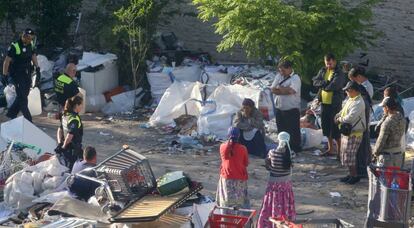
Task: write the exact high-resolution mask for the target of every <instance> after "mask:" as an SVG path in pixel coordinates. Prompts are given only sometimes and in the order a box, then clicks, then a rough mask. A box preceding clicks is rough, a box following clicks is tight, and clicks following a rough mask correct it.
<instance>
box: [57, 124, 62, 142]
mask: <svg viewBox="0 0 414 228" xmlns="http://www.w3.org/2000/svg"><path fill="white" fill-rule="evenodd" d="M56 138H57V142H58V144H61V143H63V142H62V139H63V129H62V127H59V128H58V130H57V133H56Z"/></svg>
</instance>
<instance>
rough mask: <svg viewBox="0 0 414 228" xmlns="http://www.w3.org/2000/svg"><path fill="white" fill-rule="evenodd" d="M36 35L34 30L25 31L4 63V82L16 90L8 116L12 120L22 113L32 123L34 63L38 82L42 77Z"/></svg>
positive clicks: (10, 48) (11, 47) (12, 47)
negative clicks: (35, 41) (29, 102)
mask: <svg viewBox="0 0 414 228" xmlns="http://www.w3.org/2000/svg"><path fill="white" fill-rule="evenodd" d="M34 35H35V33H34V31H33V30H32V29H26V30H24V32H23V34H22V35H21V37H20V39H19V40H18V41H16V42H13V43H11V45H10V47H9V48H8V51H7V56H6V58H5V60H4V63H3V76H4V81H6V82H7V83H12V84H14V86H15V88H16V100H15V101H14V103H13V104H12V105H11V106H10V108H9V111H8V112H7V114H6V115H7V117H9V118H11V119H14V118H16V117H17V114H18V113H19V111H20V112H22V114H23V116H24V117H25V118H26V119H27V120H29V121H32V116H31V114H30V111H29V108H28V98H27V97H28V95H29V92H30V87H31V86H32V78H31V75H32V70H33V66H32V63H33V65H34V66H35V68H36V73H37V77H36V78H37V81H38V80H39V76H40V68H39V64H38V62H37V57H36V53H35V47H34V44H33V43H32V40H33V38H34ZM35 84H37V83H35Z"/></svg>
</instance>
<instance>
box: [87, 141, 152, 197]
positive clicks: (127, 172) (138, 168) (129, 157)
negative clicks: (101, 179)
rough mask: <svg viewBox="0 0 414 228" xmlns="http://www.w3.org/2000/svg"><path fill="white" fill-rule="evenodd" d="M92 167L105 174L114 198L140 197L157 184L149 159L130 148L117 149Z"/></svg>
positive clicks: (100, 173) (99, 173)
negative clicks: (117, 150)
mask: <svg viewBox="0 0 414 228" xmlns="http://www.w3.org/2000/svg"><path fill="white" fill-rule="evenodd" d="M94 169H95V171H96V172H97V173H98V176H100V175H104V176H105V179H106V180H107V181H108V184H109V186H110V189H111V191H112V195H113V196H114V199H115V200H119V201H122V202H128V201H131V200H136V199H138V198H141V197H142V196H144V195H146V194H147V193H150V192H152V191H153V190H154V189H155V188H156V186H157V183H156V181H155V177H154V174H153V172H152V169H151V166H150V164H149V161H148V160H147V159H146V158H145V157H144V156H142V155H141V154H139V153H137V152H135V151H133V150H131V149H123V150H121V151H119V152H118V153H116V154H115V155H113V156H111V157H109V158H107V159H106V160H105V161H103V162H102V163H100V164H99V165H98V166H97V167H95V168H94Z"/></svg>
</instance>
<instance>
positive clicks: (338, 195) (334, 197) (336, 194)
mask: <svg viewBox="0 0 414 228" xmlns="http://www.w3.org/2000/svg"><path fill="white" fill-rule="evenodd" d="M329 195H330V196H331V198H332V204H333V205H339V203H340V201H341V197H342V195H341V193H339V192H330V193H329Z"/></svg>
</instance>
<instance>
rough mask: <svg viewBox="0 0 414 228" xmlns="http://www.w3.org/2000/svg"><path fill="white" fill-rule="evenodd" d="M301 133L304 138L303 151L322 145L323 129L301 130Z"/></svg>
mask: <svg viewBox="0 0 414 228" xmlns="http://www.w3.org/2000/svg"><path fill="white" fill-rule="evenodd" d="M300 133H301V137H302V140H301V142H302V149H310V148H313V147H317V146H319V145H321V143H322V138H323V134H322V129H319V130H314V129H310V128H301V129H300Z"/></svg>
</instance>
